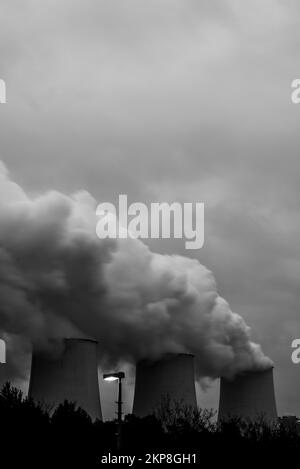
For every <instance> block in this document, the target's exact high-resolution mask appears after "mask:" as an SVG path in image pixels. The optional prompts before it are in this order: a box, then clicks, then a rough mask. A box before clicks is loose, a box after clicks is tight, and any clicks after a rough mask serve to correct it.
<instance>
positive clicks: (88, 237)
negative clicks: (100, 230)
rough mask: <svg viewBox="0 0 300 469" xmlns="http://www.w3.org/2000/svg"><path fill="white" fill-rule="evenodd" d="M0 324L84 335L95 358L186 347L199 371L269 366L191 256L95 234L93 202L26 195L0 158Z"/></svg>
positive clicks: (21, 331)
mask: <svg viewBox="0 0 300 469" xmlns="http://www.w3.org/2000/svg"><path fill="white" fill-rule="evenodd" d="M0 195H1V198H0V332H2V334H4V333H5V334H11V335H13V336H14V337H18V336H20V337H24V338H26V339H27V340H30V341H31V342H32V343H33V344H34V345H35V346H40V347H51V346H52V345H53V338H62V337H66V336H72V335H73V336H74V335H76V336H78V335H79V334H81V335H82V334H83V335H86V336H93V337H95V338H96V339H97V340H98V341H99V351H100V353H99V355H100V357H102V359H103V364H104V366H105V364H108V363H109V364H112V363H114V362H117V361H119V360H125V361H129V362H133V361H135V360H137V359H141V358H146V357H147V358H149V357H155V358H157V357H159V356H160V355H162V354H163V353H165V352H189V353H194V354H195V356H196V364H197V372H198V375H199V376H200V377H204V376H209V377H217V376H232V375H233V374H235V373H237V372H239V371H242V370H247V369H255V368H256V369H257V368H266V367H269V366H271V365H272V362H271V361H270V359H268V358H267V357H266V356H265V355H264V354H263V352H262V350H261V348H260V346H259V345H258V344H255V343H253V342H251V340H250V330H249V327H248V326H247V325H246V323H245V322H244V320H243V319H242V317H241V316H239V315H238V314H235V313H233V312H232V311H231V310H230V307H229V305H228V303H227V302H226V301H225V300H224V299H223V298H221V297H220V296H219V295H218V293H217V288H216V282H215V279H214V276H213V274H212V273H211V272H210V271H209V270H208V269H207V268H206V267H205V266H203V265H201V264H200V263H199V262H198V261H197V260H193V259H190V258H185V257H182V256H177V255H173V256H169V255H161V254H157V253H153V252H151V251H150V249H149V248H148V247H147V246H146V245H145V244H143V243H142V242H141V241H140V240H136V239H122V240H110V239H105V240H100V239H99V238H98V237H97V235H96V223H97V219H96V215H95V208H96V201H95V200H94V199H93V197H92V196H91V195H90V194H88V193H86V192H80V193H77V194H75V195H72V196H66V195H64V194H62V193H59V192H49V193H46V194H44V195H41V196H38V197H34V198H32V197H29V196H28V195H26V193H25V192H24V191H23V190H22V189H21V188H20V187H19V186H18V185H17V184H15V183H14V182H12V181H11V179H10V178H9V175H8V172H7V170H6V169H5V167H4V166H1V167H0Z"/></svg>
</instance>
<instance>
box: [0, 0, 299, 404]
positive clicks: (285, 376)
mask: <svg viewBox="0 0 300 469" xmlns="http://www.w3.org/2000/svg"><path fill="white" fill-rule="evenodd" d="M299 13H300V7H299V5H298V3H297V2H296V1H294V0H293V1H288V2H285V3H283V2H279V1H276V0H255V1H251V2H250V1H249V2H240V1H239V0H224V1H220V0H219V1H218V0H214V1H208V0H206V1H201V2H198V1H192V0H187V1H186V0H185V1H179V0H175V1H174V0H172V1H171V0H155V1H151V2H147V3H146V2H140V1H138V0H135V1H133V0H129V1H126V2H122V1H117V0H113V1H97V2H96V1H87V2H84V3H83V2H79V1H72V2H71V1H64V2H59V1H47V0H46V1H44V2H38V1H37V0H35V1H30V0H28V1H26V2H24V1H15V2H9V1H2V4H1V20H0V22H1V24H0V77H1V78H4V79H5V80H6V82H7V93H8V96H7V100H8V103H7V104H6V105H5V106H2V107H1V108H0V133H1V149H0V155H1V158H2V159H3V160H4V161H5V162H6V163H7V164H8V166H9V168H10V170H11V171H12V172H13V174H14V176H15V178H16V179H17V180H18V182H19V183H20V184H21V186H22V187H25V188H26V190H27V191H28V192H30V193H38V192H40V191H42V190H44V189H50V188H56V189H59V190H62V191H64V192H72V191H74V190H78V189H80V188H87V189H88V190H89V191H90V192H91V193H92V194H93V196H94V197H95V198H96V199H97V200H108V201H110V200H115V199H116V196H117V194H118V193H120V192H121V193H127V194H128V195H129V197H130V198H132V200H140V201H145V202H147V201H151V200H153V199H155V200H169V201H172V200H184V201H188V200H194V201H204V202H205V204H206V241H205V247H204V249H202V250H201V252H200V253H199V255H198V257H199V259H200V260H201V261H203V262H204V263H205V264H206V265H208V267H209V268H212V270H213V271H214V273H215V276H216V279H217V282H218V285H219V288H220V291H221V293H222V294H223V295H224V296H225V297H226V298H227V299H228V300H230V303H231V304H232V306H233V308H234V310H238V311H241V313H242V314H243V315H244V316H245V318H246V319H247V322H248V323H249V324H250V325H251V327H252V328H253V330H254V333H255V336H256V337H257V340H258V341H260V342H263V344H264V348H266V351H267V353H268V354H269V355H271V356H272V358H273V359H274V360H275V362H276V372H277V374H276V377H277V385H278V389H279V410H280V411H289V412H297V406H298V408H299V406H300V404H299V403H298V402H297V395H299V388H300V380H297V367H296V366H295V365H292V364H291V362H290V349H289V347H290V342H291V339H292V338H293V337H294V336H297V335H299V334H300V327H299V320H298V319H299V312H298V303H299V302H298V290H299V281H298V279H299V278H300V253H299V247H298V246H299V243H298V239H299V231H300V226H299V221H298V219H299V204H300V195H299V190H298V187H299V183H300V181H299V178H300V176H299V174H300V171H299V170H300V163H299V156H298V148H299V130H298V129H299V119H300V115H299V113H300V106H293V105H292V104H291V102H290V83H291V81H292V79H293V78H296V77H298V76H299V73H300V60H299V51H298V44H299V40H300V32H299V31H300V29H299V20H298V18H299ZM158 248H160V249H161V251H162V252H163V251H164V250H167V252H169V253H172V252H179V253H182V254H183V253H184V254H188V255H189V256H190V255H191V254H190V253H186V252H183V248H182V246H181V245H180V244H179V245H178V244H177V243H172V242H170V243H168V245H167V246H166V245H165V244H161V245H160V246H158ZM193 255H194V253H193Z"/></svg>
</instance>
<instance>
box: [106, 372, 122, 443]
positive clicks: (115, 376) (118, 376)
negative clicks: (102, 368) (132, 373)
mask: <svg viewBox="0 0 300 469" xmlns="http://www.w3.org/2000/svg"><path fill="white" fill-rule="evenodd" d="M123 378H125V373H124V372H123V371H117V372H115V373H105V374H104V375H103V379H104V381H108V382H111V381H117V380H118V381H119V395H118V401H117V402H116V404H118V411H117V415H118V434H117V435H118V440H117V446H118V450H120V449H121V438H122V435H121V432H122V379H123Z"/></svg>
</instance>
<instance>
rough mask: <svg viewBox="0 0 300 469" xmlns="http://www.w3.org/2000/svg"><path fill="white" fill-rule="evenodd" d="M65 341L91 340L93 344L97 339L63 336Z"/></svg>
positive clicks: (96, 342)
mask: <svg viewBox="0 0 300 469" xmlns="http://www.w3.org/2000/svg"><path fill="white" fill-rule="evenodd" d="M64 341H65V342H72V341H73V342H92V343H93V344H98V340H96V339H91V338H89V337H88V338H84V337H65V338H64Z"/></svg>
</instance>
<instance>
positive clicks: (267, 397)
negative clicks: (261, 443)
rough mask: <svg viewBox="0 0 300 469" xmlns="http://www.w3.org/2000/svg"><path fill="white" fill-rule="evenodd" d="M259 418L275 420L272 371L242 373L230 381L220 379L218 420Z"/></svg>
mask: <svg viewBox="0 0 300 469" xmlns="http://www.w3.org/2000/svg"><path fill="white" fill-rule="evenodd" d="M259 416H264V418H265V419H266V420H268V421H270V420H274V419H276V418H277V410H276V402H275V392H274V382H273V369H272V368H269V369H268V370H263V371H251V372H247V373H243V374H240V375H237V376H236V377H235V378H234V379H233V380H231V381H230V380H228V379H225V378H221V382H220V403H219V415H218V420H219V421H222V420H226V419H228V418H230V417H241V418H250V419H255V418H257V417H259Z"/></svg>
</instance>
